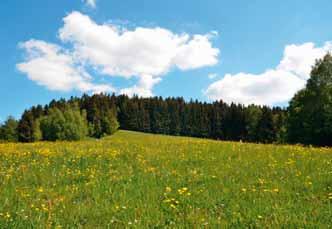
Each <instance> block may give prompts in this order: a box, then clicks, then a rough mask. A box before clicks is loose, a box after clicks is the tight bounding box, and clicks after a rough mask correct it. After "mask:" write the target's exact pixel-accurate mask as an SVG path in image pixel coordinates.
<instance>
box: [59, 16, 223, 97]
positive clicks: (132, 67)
mask: <svg viewBox="0 0 332 229" xmlns="http://www.w3.org/2000/svg"><path fill="white" fill-rule="evenodd" d="M212 36H214V33H211V34H206V35H193V36H190V35H188V34H175V33H173V32H172V31H170V30H167V29H163V28H159V27H156V28H143V27H137V28H135V29H134V30H127V29H125V28H119V27H118V26H116V25H112V24H101V25H99V24H97V23H95V22H94V21H92V20H91V19H90V18H89V17H88V16H86V15H83V14H81V13H79V12H73V13H71V14H69V15H68V16H67V17H65V18H64V26H63V28H61V29H60V31H59V37H60V39H61V40H62V41H63V42H68V43H70V44H72V45H73V46H74V52H75V57H76V58H78V59H80V60H81V61H82V62H86V63H88V64H90V65H92V66H94V68H95V69H98V70H99V71H100V72H101V73H103V74H106V75H110V76H121V77H125V78H131V77H138V84H137V85H135V86H133V87H132V88H126V89H122V92H125V93H128V94H131V93H133V92H134V93H139V95H141V96H146V95H152V88H153V86H154V85H155V84H156V83H158V82H160V81H161V77H162V76H163V75H165V74H166V73H167V72H169V71H170V70H171V69H172V68H174V67H177V68H179V69H180V70H190V69H196V68H201V67H205V66H213V65H215V64H216V63H217V62H218V55H219V49H216V48H213V47H212V44H211V42H210V39H211V37H212Z"/></svg>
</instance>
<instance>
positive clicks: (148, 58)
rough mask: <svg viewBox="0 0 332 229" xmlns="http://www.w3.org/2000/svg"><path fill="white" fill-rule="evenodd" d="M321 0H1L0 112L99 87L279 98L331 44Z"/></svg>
mask: <svg viewBox="0 0 332 229" xmlns="http://www.w3.org/2000/svg"><path fill="white" fill-rule="evenodd" d="M331 7H332V2H331V1H328V0H326V1H325V0H316V1H313V0H308V1H300V0H288V1H284V0H281V1H266V0H251V1H247V0H236V1H223V0H181V1H178V0H167V1H156V0H140V1H132V0H121V1H119V0H70V1H68V0H57V1H54V0H30V1H21V0H2V1H1V3H0V31H1V32H0V105H1V106H0V107H1V109H0V121H3V120H4V119H5V118H6V117H7V116H9V115H14V116H15V117H16V118H19V117H20V115H21V114H22V112H23V111H24V109H27V108H29V107H31V106H32V105H36V104H47V103H48V102H50V101H51V100H52V99H59V98H69V97H70V96H80V95H82V94H83V93H88V94H93V93H99V92H106V93H113V92H114V93H116V94H127V95H129V96H132V95H133V94H137V95H139V96H143V97H149V96H163V97H168V96H182V97H184V98H185V99H186V100H189V99H198V100H200V101H207V102H211V101H214V100H219V99H222V100H224V101H226V102H229V103H230V102H236V103H243V104H252V103H255V104H259V105H269V106H275V105H279V106H287V104H288V102H289V100H290V99H291V98H292V97H293V95H294V94H295V93H296V92H297V91H298V90H300V89H302V88H303V87H304V86H305V83H306V80H307V79H308V78H309V77H310V70H311V67H312V65H313V64H314V63H315V60H316V59H319V58H322V57H323V56H324V55H325V54H326V53H327V52H329V51H331V50H332V43H331V42H330V41H332V14H331V13H330V12H329V11H330V9H331Z"/></svg>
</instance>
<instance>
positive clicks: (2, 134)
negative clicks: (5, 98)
mask: <svg viewBox="0 0 332 229" xmlns="http://www.w3.org/2000/svg"><path fill="white" fill-rule="evenodd" d="M17 126H18V122H17V120H16V119H15V118H13V117H11V116H10V117H8V118H7V120H6V121H5V123H4V124H3V125H1V126H0V140H2V141H7V142H17V141H18V135H17Z"/></svg>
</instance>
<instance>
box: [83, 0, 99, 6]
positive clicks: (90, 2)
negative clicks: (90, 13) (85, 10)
mask: <svg viewBox="0 0 332 229" xmlns="http://www.w3.org/2000/svg"><path fill="white" fill-rule="evenodd" d="M83 1H84V2H85V4H87V5H88V6H90V7H92V8H96V0H83Z"/></svg>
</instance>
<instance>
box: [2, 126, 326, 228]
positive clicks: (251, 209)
mask: <svg viewBox="0 0 332 229" xmlns="http://www.w3.org/2000/svg"><path fill="white" fill-rule="evenodd" d="M331 222H332V149H326V148H303V147H300V146H277V145H256V144H244V143H233V142H217V141H211V140H203V139H194V138H183V137H168V136H159V135H149V134H141V133H135V132H127V131H119V132H118V133H116V134H115V135H114V136H112V137H108V138H105V139H103V140H100V141H95V140H88V141H82V142H77V143H63V142H58V143H34V144H0V228H123V227H132V228H165V227H169V228H201V227H206V228H225V227H236V228H248V227H252V228H255V227H263V228H280V227H284V228H308V227H309V228H328V227H331V226H330V225H331Z"/></svg>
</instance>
